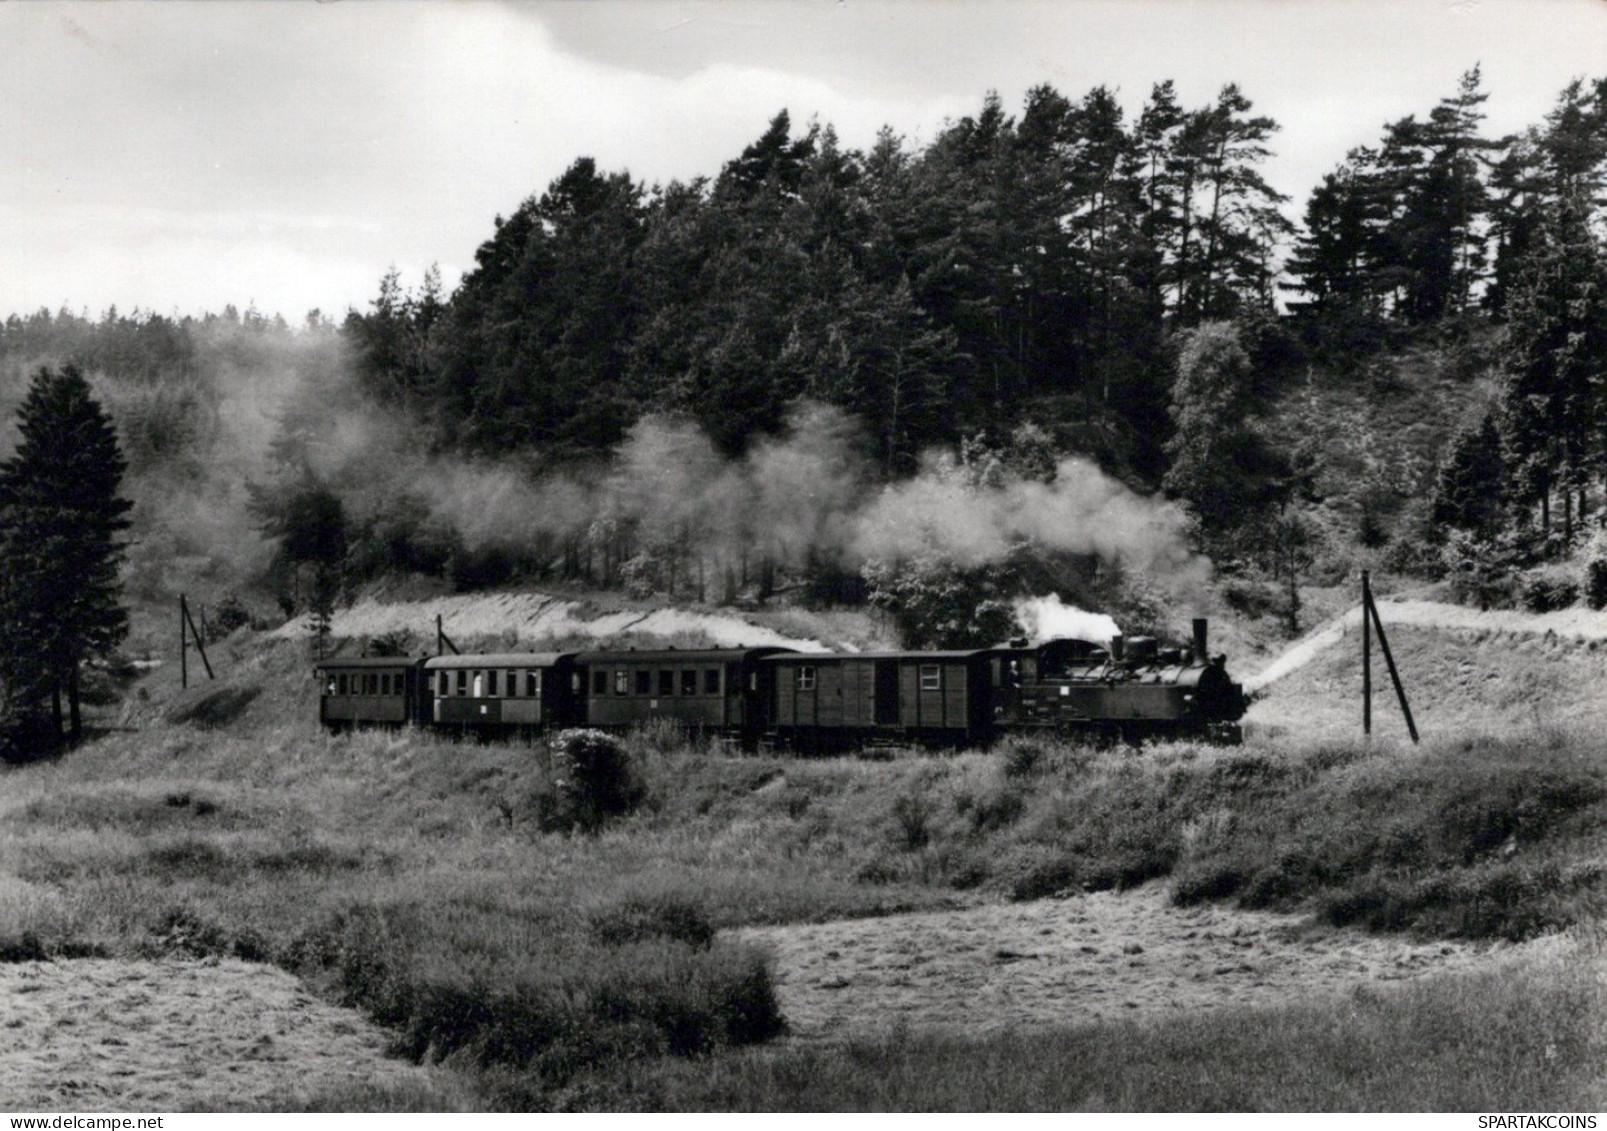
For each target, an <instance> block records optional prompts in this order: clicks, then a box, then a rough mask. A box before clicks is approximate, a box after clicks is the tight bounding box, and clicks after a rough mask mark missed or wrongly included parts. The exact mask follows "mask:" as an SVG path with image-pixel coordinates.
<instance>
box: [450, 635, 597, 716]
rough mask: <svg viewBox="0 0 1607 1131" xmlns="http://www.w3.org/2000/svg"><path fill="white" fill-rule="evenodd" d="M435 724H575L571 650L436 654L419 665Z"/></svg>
mask: <svg viewBox="0 0 1607 1131" xmlns="http://www.w3.org/2000/svg"><path fill="white" fill-rule="evenodd" d="M424 671H425V674H426V675H427V676H428V679H429V685H430V689H431V691H432V699H433V701H432V711H431V712H430V713H429V714H427V715H425V716H423V717H426V718H428V719H429V721H430V722H432V723H434V724H435V725H436V726H441V727H447V728H453V729H458V730H465V729H472V730H487V731H490V730H515V729H518V730H526V731H532V732H533V731H538V730H546V729H549V728H553V727H566V726H580V725H583V724H584V722H585V718H584V716H583V715H582V714H581V713H580V712H579V710H578V708H577V703H578V702H579V699H580V696H579V688H578V682H579V681H578V679H577V677H576V674H575V662H574V654H573V653H570V652H493V653H487V654H482V655H468V656H457V655H453V656H437V657H435V658H434V659H432V660H428V661H426V662H425V664H424Z"/></svg>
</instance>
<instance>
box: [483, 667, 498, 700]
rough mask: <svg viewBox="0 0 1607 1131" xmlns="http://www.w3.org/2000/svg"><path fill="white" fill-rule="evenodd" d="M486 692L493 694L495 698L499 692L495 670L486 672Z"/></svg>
mask: <svg viewBox="0 0 1607 1131" xmlns="http://www.w3.org/2000/svg"><path fill="white" fill-rule="evenodd" d="M485 693H486V694H487V695H489V696H491V697H492V698H493V699H494V698H496V694H497V673H496V672H494V671H490V672H486V673H485Z"/></svg>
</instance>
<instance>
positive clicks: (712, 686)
mask: <svg viewBox="0 0 1607 1131" xmlns="http://www.w3.org/2000/svg"><path fill="white" fill-rule="evenodd" d="M703 694H705V695H718V694H720V669H719V668H705V669H704V671H703Z"/></svg>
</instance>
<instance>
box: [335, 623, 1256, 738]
mask: <svg viewBox="0 0 1607 1131" xmlns="http://www.w3.org/2000/svg"><path fill="white" fill-rule="evenodd" d="M1206 632H1207V626H1206V622H1205V621H1204V620H1203V619H1200V620H1196V621H1195V622H1194V635H1193V640H1192V642H1191V644H1190V646H1188V647H1184V648H1162V647H1160V645H1159V642H1158V641H1156V640H1155V639H1153V638H1151V637H1133V638H1131V639H1128V640H1124V639H1123V638H1122V637H1119V636H1118V637H1116V638H1115V639H1114V640H1112V641H1111V642H1110V646H1109V647H1104V646H1101V645H1099V644H1095V643H1092V642H1090V641H1086V640H1071V639H1056V640H1051V641H1048V642H1047V643H1044V644H1039V645H1032V646H1029V645H1028V644H1027V642H1026V641H1024V640H1021V641H1014V642H1012V643H1011V645H1010V646H1009V647H1002V648H980V649H973V650H969V651H950V652H875V653H844V652H825V653H816V652H797V651H793V650H791V649H787V648H709V649H665V650H636V649H628V650H624V651H595V652H506V653H489V654H484V655H440V656H434V657H423V658H419V659H408V658H407V657H384V658H361V659H357V658H354V659H332V660H325V661H323V662H322V663H320V664H319V665H318V668H317V672H318V679H319V687H320V696H319V720H320V721H321V722H322V723H323V724H324V726H326V727H329V728H331V729H341V728H347V727H356V726H372V725H387V724H388V725H402V724H415V725H419V726H427V727H433V728H439V729H443V730H448V731H460V732H474V733H481V734H492V733H506V732H526V733H530V732H538V731H543V730H550V729H560V728H565V727H600V728H603V729H617V728H625V727H629V726H632V725H635V724H639V723H644V722H648V721H650V720H653V719H668V720H671V721H673V722H675V723H676V724H678V725H681V726H684V727H686V728H687V729H689V730H692V731H697V732H704V733H713V734H721V735H728V736H731V737H734V738H736V739H738V740H739V741H740V742H741V744H742V746H743V747H744V748H745V749H753V748H756V747H758V746H760V745H761V744H765V743H770V744H775V745H779V746H786V747H790V748H794V749H799V750H811V751H831V750H841V749H849V748H854V747H859V746H865V745H870V744H878V743H886V742H915V743H924V744H932V745H948V746H971V745H985V744H987V743H989V742H991V741H993V740H994V739H996V738H998V737H1000V736H1001V735H1004V734H1009V733H1063V734H1084V735H1088V736H1091V737H1095V738H1103V739H1120V740H1128V741H1138V740H1141V739H1144V738H1147V737H1165V738H1200V739H1205V740H1208V741H1214V742H1223V743H1237V742H1239V741H1240V740H1241V738H1242V732H1241V730H1240V727H1239V722H1238V720H1239V719H1240V718H1242V717H1243V715H1244V709H1245V698H1244V693H1243V688H1242V687H1241V686H1240V685H1239V684H1238V683H1235V682H1234V681H1233V680H1232V678H1231V677H1230V676H1229V675H1228V672H1227V664H1226V658H1225V657H1223V656H1220V655H1219V656H1216V657H1212V656H1210V655H1209V654H1208V652H1207V650H1206V645H1207V636H1206Z"/></svg>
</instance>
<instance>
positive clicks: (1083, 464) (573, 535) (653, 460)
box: [96, 330, 1210, 638]
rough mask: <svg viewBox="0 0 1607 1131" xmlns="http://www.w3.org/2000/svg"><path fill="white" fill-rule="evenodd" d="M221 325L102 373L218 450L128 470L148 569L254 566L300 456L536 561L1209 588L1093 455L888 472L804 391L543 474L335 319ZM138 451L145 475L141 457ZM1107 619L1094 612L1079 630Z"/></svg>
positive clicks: (677, 423) (1179, 547)
mask: <svg viewBox="0 0 1607 1131" xmlns="http://www.w3.org/2000/svg"><path fill="white" fill-rule="evenodd" d="M218 333H219V335H220V336H219V337H218V339H217V340H215V341H213V340H205V339H203V340H202V341H201V343H200V349H199V351H198V355H197V358H196V361H197V369H198V370H199V371H200V374H201V379H200V380H198V381H196V382H194V384H193V385H191V386H189V387H187V388H181V387H179V386H178V385H177V383H175V384H174V385H171V386H165V387H160V388H145V387H142V386H139V385H138V384H137V383H134V382H126V381H122V380H117V379H112V378H107V377H104V376H99V375H97V377H96V384H97V386H98V390H99V391H100V393H101V395H102V397H103V399H104V400H105V402H106V403H107V404H108V407H109V408H110V409H111V410H112V411H113V415H114V417H116V418H118V421H119V428H120V431H121V432H122V433H123V434H124V436H125V444H127V443H128V442H130V439H131V438H134V437H136V435H137V434H142V433H140V429H141V428H144V429H145V430H146V433H150V434H151V435H154V433H151V429H152V428H153V427H157V426H160V427H167V428H175V427H181V426H182V427H184V428H191V429H193V430H195V431H197V432H199V433H202V434H204V437H189V438H187V439H185V440H184V441H183V442H184V443H188V444H190V445H191V446H192V448H193V449H194V450H195V451H198V452H201V453H204V454H203V455H202V456H201V458H200V459H199V460H198V461H195V462H194V463H193V464H191V465H186V464H185V463H183V462H182V461H180V462H178V463H176V464H175V463H173V462H172V461H167V462H164V461H163V460H162V459H154V458H153V459H151V460H149V461H148V463H149V468H150V470H148V471H146V472H142V473H139V474H137V475H136V476H135V477H134V478H135V482H133V483H131V485H130V486H131V493H132V494H134V495H135V497H136V499H137V501H138V502H139V504H140V507H141V509H142V510H143V511H144V512H145V515H146V518H147V523H146V526H147V529H150V530H156V529H160V530H161V531H163V532H164V533H163V536H162V541H163V546H162V547H161V550H160V554H158V546H157V543H156V541H155V540H154V539H153V542H152V544H151V555H150V556H151V557H152V565H151V569H152V572H153V574H154V573H156V572H158V571H159V570H160V569H162V568H165V567H163V566H162V562H164V561H165V562H167V563H169V565H170V564H171V562H172V561H173V560H175V558H178V557H183V556H184V555H186V554H190V555H207V554H210V555H211V556H212V557H213V558H214V559H216V560H219V561H222V562H225V563H228V564H229V565H231V566H232V567H234V569H235V572H236V574H237V576H238V577H239V578H240V579H241V580H244V579H245V578H247V577H249V576H251V575H253V574H254V573H256V572H259V571H260V569H261V567H262V566H263V564H264V563H265V562H266V560H267V558H268V556H269V550H270V547H269V546H268V545H267V544H266V543H265V542H264V540H263V538H262V537H261V535H260V533H259V532H258V531H257V529H256V527H257V520H256V518H255V517H254V516H252V515H251V514H250V513H249V511H248V509H247V507H246V505H245V504H246V491H245V484H246V483H248V482H252V483H258V484H261V483H265V482H272V481H273V479H274V476H275V474H276V467H277V466H279V465H282V464H283V462H284V460H285V459H286V455H285V453H286V451H293V452H295V453H296V455H295V457H294V458H295V459H299V460H301V461H303V462H304V463H305V465H306V467H307V469H308V470H310V471H312V472H313V473H314V474H315V475H316V476H317V477H318V478H319V479H321V480H322V481H323V482H324V483H326V484H327V485H328V486H330V487H331V488H332V489H333V490H334V491H335V492H336V493H337V494H338V495H339V496H340V497H341V499H342V500H343V502H344V503H345V505H346V508H347V511H348V514H349V515H350V516H351V517H353V518H356V519H358V520H362V519H365V518H372V517H375V516H381V515H385V514H395V513H397V512H399V511H401V512H408V513H411V514H413V515H415V516H424V517H426V518H427V521H428V522H430V523H433V524H436V525H437V526H438V527H439V528H441V529H443V530H451V531H453V532H455V533H456V534H457V536H458V537H459V538H461V539H462V541H463V543H464V545H466V546H467V547H469V548H471V549H479V548H485V547H505V548H509V549H516V550H520V551H525V552H529V553H533V554H536V555H538V556H540V555H544V554H546V555H551V554H556V553H557V552H558V551H559V550H560V549H561V548H562V547H563V546H564V545H569V546H575V545H581V544H584V545H585V546H587V547H588V549H587V551H586V552H587V553H598V552H601V553H604V554H606V553H608V552H609V551H608V546H609V543H610V539H611V538H615V542H616V547H615V548H616V550H617V552H619V553H622V554H623V553H628V552H636V551H639V550H641V549H651V548H653V547H655V546H658V547H663V546H679V547H682V549H683V552H686V551H689V556H690V558H691V559H693V560H694V561H695V568H698V569H700V570H703V569H708V570H710V571H711V573H712V575H715V576H717V575H718V573H719V571H722V570H724V571H730V570H731V569H732V568H733V567H734V566H735V565H737V564H738V563H741V564H747V563H751V562H757V561H758V560H760V559H769V560H772V561H776V562H780V563H787V564H793V565H797V564H801V563H803V562H805V561H807V560H810V559H813V560H817V561H827V562H833V563H836V564H838V565H840V566H843V567H846V568H850V569H852V568H857V567H858V566H859V565H860V564H862V563H863V562H864V561H865V560H867V559H872V558H879V559H897V558H908V557H912V556H919V555H930V556H941V557H946V558H948V559H950V560H953V561H955V562H957V563H958V564H961V565H964V566H967V567H976V566H983V565H987V564H990V563H997V562H1001V561H1003V560H1004V559H1005V558H1006V556H1007V555H1009V554H1010V553H1011V552H1012V551H1013V550H1014V549H1015V548H1016V547H1017V546H1019V545H1020V544H1021V543H1022V542H1023V541H1024V540H1032V541H1034V542H1036V543H1037V544H1039V545H1041V546H1043V547H1045V548H1047V549H1050V550H1055V551H1064V552H1068V553H1073V554H1084V555H1097V556H1098V557H1099V558H1100V559H1101V560H1102V561H1105V562H1110V563H1119V564H1120V565H1121V566H1122V567H1123V568H1124V569H1127V570H1130V571H1138V572H1142V573H1145V574H1147V575H1149V577H1150V578H1151V579H1152V580H1153V581H1154V582H1155V583H1156V584H1157V585H1159V586H1160V587H1161V588H1163V589H1166V590H1169V591H1170V592H1171V593H1172V594H1173V595H1174V596H1178V597H1180V598H1182V599H1183V600H1185V601H1197V598H1198V593H1199V592H1200V590H1201V587H1202V586H1203V583H1204V582H1205V581H1206V580H1207V579H1208V577H1209V568H1210V567H1209V563H1208V562H1207V561H1206V560H1205V559H1203V558H1200V557H1198V556H1197V555H1195V554H1193V553H1192V552H1191V551H1190V550H1189V548H1188V543H1187V539H1186V537H1185V534H1186V526H1185V518H1184V515H1183V513H1182V512H1181V510H1179V509H1178V508H1177V507H1175V506H1173V505H1171V504H1169V503H1166V502H1164V501H1161V500H1158V499H1154V498H1148V497H1145V496H1142V495H1139V494H1138V493H1136V492H1134V491H1132V490H1130V489H1129V488H1127V487H1126V486H1124V485H1123V484H1121V483H1119V482H1118V481H1116V480H1114V479H1112V478H1111V477H1109V476H1107V475H1105V474H1103V473H1102V472H1101V471H1100V470H1099V469H1098V468H1097V467H1095V466H1094V465H1093V464H1092V463H1090V462H1088V461H1086V460H1081V459H1067V460H1064V461H1062V462H1061V463H1060V465H1059V466H1058V468H1057V469H1056V473H1055V476H1054V478H1053V480H1052V481H1051V482H1047V483H1045V482H1041V481H1038V480H1032V479H1025V478H1022V477H1020V476H1017V475H1014V474H1011V473H1009V472H998V471H994V472H990V473H989V474H987V475H984V476H981V477H980V479H979V477H978V476H977V475H976V474H975V472H974V469H967V468H962V467H959V466H957V465H956V463H955V461H954V460H953V459H952V458H951V457H949V458H945V457H943V456H941V455H938V454H931V455H929V456H928V457H927V458H926V459H925V460H924V461H923V463H922V466H921V468H920V471H919V473H918V474H917V475H915V476H914V477H912V478H909V479H906V480H903V481H899V482H896V483H891V484H887V483H885V482H884V481H883V480H882V479H881V477H880V476H879V475H878V474H877V471H876V469H875V466H874V463H873V461H872V460H871V459H870V458H869V457H868V455H867V452H868V450H869V445H868V444H867V443H866V440H865V437H864V436H863V435H862V433H861V431H860V429H859V427H858V425H857V424H856V422H855V421H854V420H853V419H852V418H850V417H849V416H847V415H846V414H844V413H843V412H841V411H840V410H838V409H835V408H833V407H830V406H825V405H821V404H811V403H804V404H801V405H799V406H798V407H797V408H796V409H795V411H794V412H793V413H792V415H791V417H790V418H789V419H788V421H787V422H786V426H785V428H784V429H783V431H782V432H781V433H780V434H779V435H776V436H772V437H762V438H760V439H758V440H757V441H756V442H755V443H754V444H753V445H752V446H751V447H750V449H749V450H748V452H747V453H746V454H745V455H744V456H742V457H741V458H737V459H730V458H726V457H725V456H723V455H722V454H721V453H720V452H719V451H718V450H717V449H716V448H715V446H714V445H713V443H712V442H711V441H710V440H709V438H708V437H707V436H706V435H705V434H704V433H703V432H702V431H701V430H700V429H699V428H697V427H696V425H694V424H692V423H690V422H688V421H685V420H682V419H677V418H667V417H648V418H645V419H643V420H641V421H640V422H638V423H637V424H636V425H635V426H634V427H633V428H632V429H631V431H630V433H629V434H628V436H627V437H626V439H625V441H624V442H623V443H622V444H621V445H620V446H619V448H618V450H617V451H616V452H615V453H613V457H612V459H610V460H609V461H607V462H606V463H604V464H602V465H599V466H596V467H593V468H590V469H588V470H583V471H576V472H571V473H565V474H551V473H547V474H542V473H539V472H536V471H533V470H532V469H531V468H530V467H529V466H527V465H524V464H521V463H519V462H518V461H517V460H514V459H506V460H501V461H497V462H486V461H475V460H469V459H463V458H457V457H452V456H444V455H440V454H432V453H429V452H427V451H425V450H424V445H422V444H421V443H420V431H421V430H420V428H419V426H418V425H417V423H416V422H413V421H411V420H408V419H406V418H405V417H404V416H402V415H401V414H398V413H394V412H390V411H388V410H385V409H383V408H381V407H379V406H376V405H375V404H374V403H373V401H372V400H371V399H369V398H367V397H365V396H364V395H363V394H362V393H361V392H360V391H359V390H358V389H356V388H355V386H354V382H352V380H351V379H350V377H349V376H348V374H349V373H350V372H351V367H350V365H349V363H348V359H347V357H346V356H345V352H344V350H345V347H344V343H343V342H342V341H341V340H340V339H339V337H338V336H336V335H334V334H332V333H328V332H324V333H306V334H296V335H280V336H271V335H270V336H261V335H259V336H256V337H255V338H253V337H251V336H250V335H246V334H244V333H243V332H241V331H234V332H233V334H234V336H232V337H229V336H226V335H225V332H224V331H221V330H220V331H219V332H218ZM147 438H148V439H149V438H150V437H149V436H147ZM132 462H133V463H134V464H135V465H136V467H135V470H136V471H138V465H139V463H140V460H138V459H135V460H133V461H132ZM188 467H193V468H196V469H198V470H187V468H188ZM616 534H617V535H618V537H617V538H616V537H615V535H616ZM598 547H602V549H601V550H599V549H598ZM614 564H615V565H616V566H617V565H618V561H617V560H616V561H615V562H614ZM687 568H693V566H692V565H690V564H689V565H688V566H687ZM1028 612H1029V613H1030V615H1031V616H1032V617H1034V618H1035V620H1033V621H1031V623H1034V624H1038V625H1041V626H1047V625H1051V624H1055V625H1058V624H1060V623H1061V622H1062V620H1063V618H1065V617H1067V616H1069V615H1071V613H1072V612H1074V610H1068V609H1064V608H1063V607H1060V606H1058V601H1056V602H1055V603H1054V605H1045V606H1042V607H1037V606H1035V607H1033V608H1032V609H1030V610H1028ZM1107 619H1108V618H1107ZM1043 631H1051V630H1050V629H1048V628H1044V629H1043ZM1052 631H1055V632H1061V631H1063V630H1061V629H1058V628H1057V629H1054V630H1052ZM1109 631H1113V626H1108V625H1095V626H1093V627H1092V628H1089V627H1086V626H1085V627H1083V628H1081V629H1078V630H1076V631H1075V632H1072V633H1071V634H1074V635H1088V634H1089V633H1090V632H1092V633H1094V635H1095V636H1096V638H1097V636H1098V634H1099V633H1101V632H1106V633H1108V632H1109Z"/></svg>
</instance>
